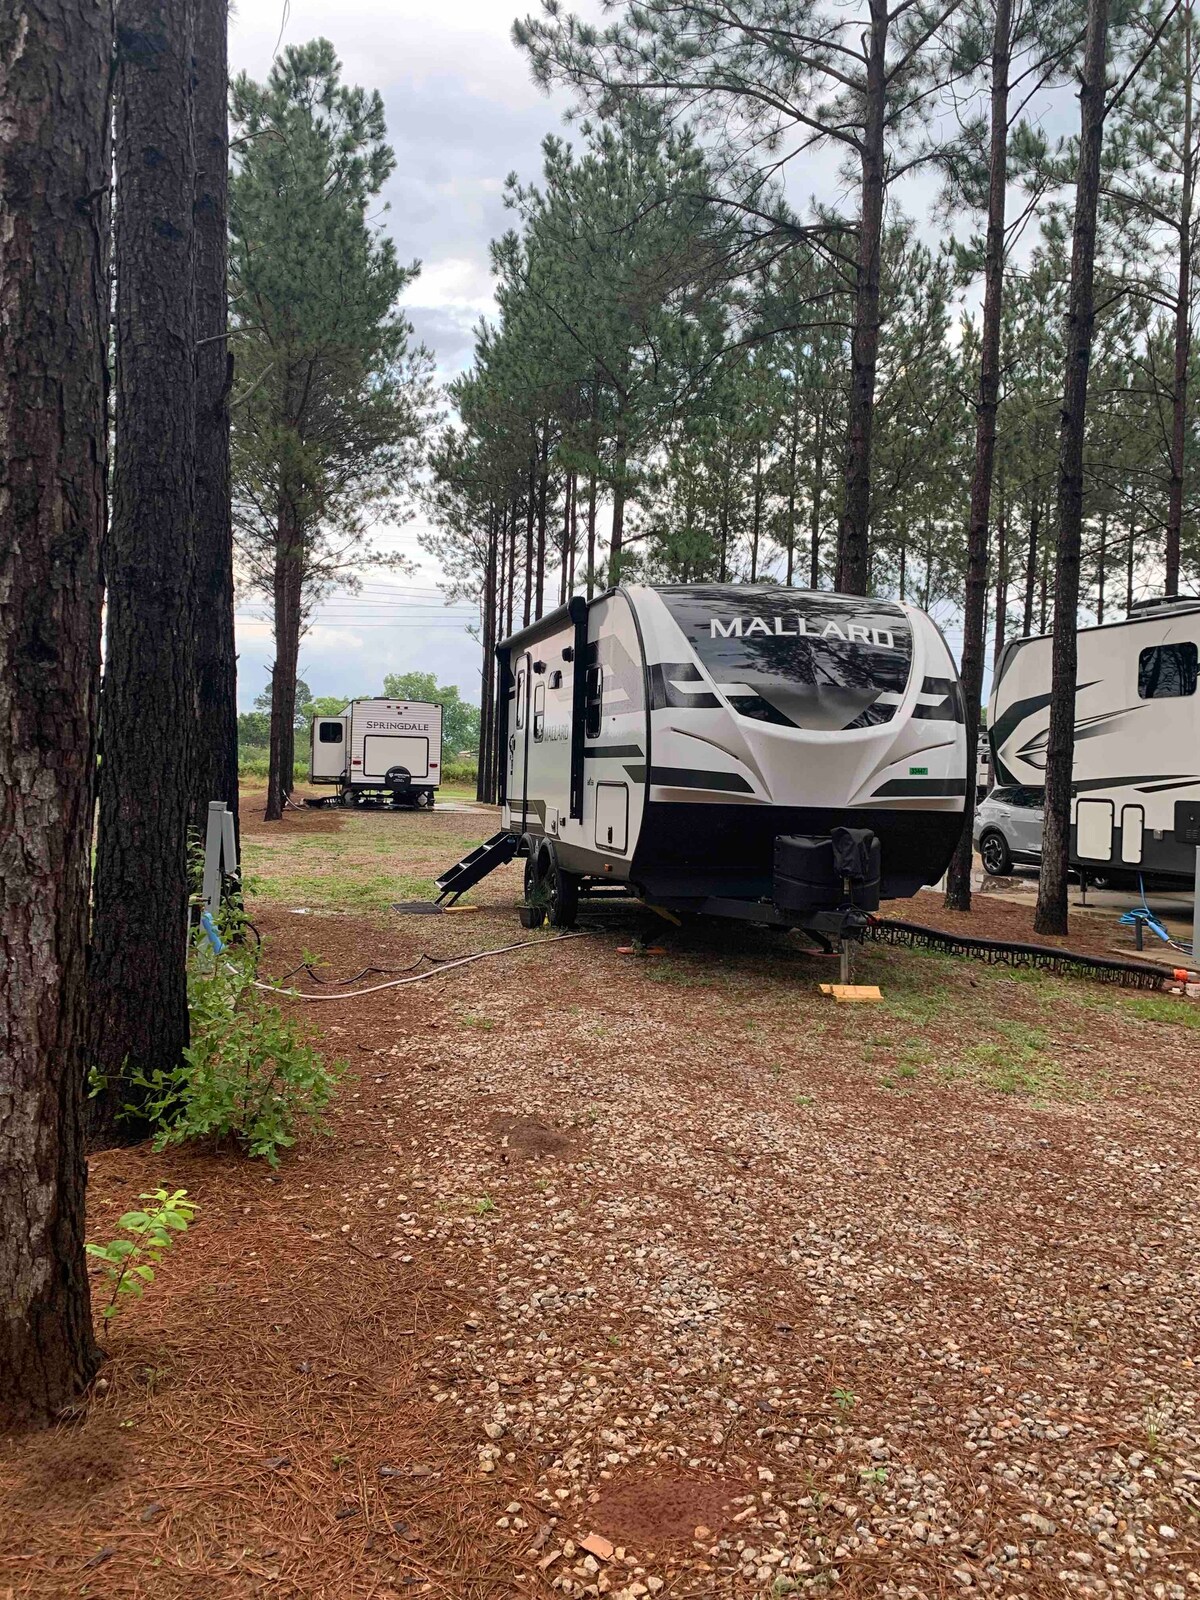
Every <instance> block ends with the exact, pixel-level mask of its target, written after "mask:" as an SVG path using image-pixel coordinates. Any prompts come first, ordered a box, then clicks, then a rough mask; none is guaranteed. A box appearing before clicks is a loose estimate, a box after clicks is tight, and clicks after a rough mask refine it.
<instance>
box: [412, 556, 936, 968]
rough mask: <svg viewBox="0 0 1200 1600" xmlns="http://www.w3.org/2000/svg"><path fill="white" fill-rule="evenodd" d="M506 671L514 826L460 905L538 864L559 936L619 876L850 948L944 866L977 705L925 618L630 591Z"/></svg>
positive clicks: (711, 590)
mask: <svg viewBox="0 0 1200 1600" xmlns="http://www.w3.org/2000/svg"><path fill="white" fill-rule="evenodd" d="M497 656H498V662H499V702H498V708H497V709H498V737H499V747H500V750H501V761H502V771H501V778H502V788H503V794H502V800H503V807H504V817H503V820H504V831H503V832H502V833H501V834H498V835H496V838H495V839H494V840H493V841H490V842H489V844H488V845H487V846H485V847H482V848H481V850H480V851H479V852H477V853H476V856H475V857H474V858H468V860H467V861H466V862H463V863H460V865H459V866H458V867H456V868H452V869H451V870H450V872H448V873H446V874H445V875H444V877H443V878H442V879H439V886H440V887H441V889H442V892H443V894H444V895H445V894H452V893H453V894H457V893H460V892H461V891H462V889H464V888H466V887H468V886H469V883H470V882H472V881H476V880H477V878H478V877H480V876H482V875H483V873H484V872H486V871H488V870H490V868H491V866H492V865H496V864H498V862H499V860H501V859H511V857H512V855H514V854H521V855H524V856H526V858H527V865H526V897H527V900H529V901H531V902H532V903H534V904H535V905H536V903H537V902H538V901H540V902H541V903H542V904H544V905H545V906H546V908H547V910H548V912H549V916H550V920H551V922H552V923H555V924H558V925H567V924H569V923H570V921H571V920H572V918H573V915H574V911H575V906H576V901H577V897H578V894H579V890H580V887H581V886H583V885H599V884H603V883H621V884H626V885H629V886H630V887H631V888H632V889H633V891H634V892H635V893H637V894H638V895H640V896H641V897H642V898H643V899H644V900H645V901H646V902H648V903H649V904H651V905H654V906H658V907H662V908H664V909H666V910H671V911H676V912H678V911H701V912H707V913H715V914H718V915H727V916H735V917H742V918H746V919H748V920H753V921H758V922H769V923H777V924H781V925H784V926H792V927H805V928H808V929H810V930H812V931H816V932H819V933H822V934H827V935H830V936H833V937H841V936H843V935H844V934H846V933H847V932H851V933H852V932H853V931H855V929H856V928H857V929H859V930H861V927H862V926H863V925H864V924H865V917H864V916H862V914H861V913H862V912H863V911H865V910H871V909H874V907H875V906H876V905H877V904H878V902H879V898H880V895H881V894H882V895H883V896H884V897H893V896H899V895H911V894H913V893H915V892H916V890H917V889H919V888H920V887H921V886H922V885H924V884H929V883H934V882H936V880H937V879H938V878H939V877H940V876H941V875H942V873H943V872H944V871H945V868H946V865H947V863H948V861H949V858H950V856H951V854H952V852H953V849H954V845H955V842H956V840H957V838H958V836H959V833H960V831H961V828H962V810H963V799H964V795H965V792H966V739H965V729H964V721H963V706H962V696H961V692H960V689H959V683H958V676H957V673H956V671H955V667H954V662H953V660H952V659H951V656H950V653H949V651H948V649H947V648H946V644H945V642H944V640H943V639H942V636H941V634H940V632H939V631H938V629H937V627H936V626H935V625H934V623H933V622H932V621H931V620H930V619H929V617H927V616H926V615H925V614H924V613H923V612H921V611H918V610H916V609H915V608H914V607H912V606H905V605H896V604H893V603H892V602H890V601H885V600H870V599H863V598H860V597H857V596H853V595H839V594H829V593H824V592H815V591H807V590H798V589H790V588H783V587H780V586H777V585H772V586H756V587H749V586H746V585H733V584H730V585H724V584H722V585H705V584H698V585H688V586H682V587H675V588H645V587H641V586H638V585H623V586H621V587H620V588H618V589H614V590H610V591H609V592H608V593H606V594H603V595H600V596H598V597H597V598H596V599H594V600H592V601H591V602H590V603H589V602H588V601H585V600H583V599H582V598H579V597H576V598H575V599H574V600H572V601H571V602H570V603H569V605H566V606H563V607H561V608H560V609H559V610H557V611H555V612H552V613H551V614H550V615H548V616H546V617H544V618H542V620H541V621H540V622H537V623H535V624H533V626H531V627H529V628H526V629H524V630H523V631H522V632H520V633H517V634H514V636H513V637H512V638H511V639H507V640H505V641H504V643H502V644H501V645H500V646H499V647H498V650H497ZM539 891H540V892H539ZM851 901H853V905H854V911H853V913H852V914H850V915H847V908H848V906H849V904H850V902H851Z"/></svg>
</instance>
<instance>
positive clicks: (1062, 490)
mask: <svg viewBox="0 0 1200 1600" xmlns="http://www.w3.org/2000/svg"><path fill="white" fill-rule="evenodd" d="M1107 51H1108V0H1088V12H1087V38H1086V41H1085V43H1084V51H1083V63H1082V67H1081V79H1082V83H1081V89H1080V97H1079V98H1080V137H1079V168H1078V176H1077V180H1076V188H1075V221H1074V235H1073V240H1072V251H1071V285H1070V305H1069V310H1068V316H1067V365H1066V377H1065V381H1064V385H1063V406H1062V431H1061V434H1060V440H1059V477H1058V507H1057V510H1058V538H1057V542H1056V545H1055V563H1054V646H1053V676H1052V684H1051V697H1050V735H1049V743H1048V745H1047V749H1046V804H1045V823H1044V832H1043V838H1042V870H1041V875H1040V878H1039V881H1038V902H1037V912H1036V914H1035V917H1034V927H1035V929H1036V930H1037V932H1038V933H1059V934H1062V933H1066V931H1067V863H1068V859H1069V856H1070V846H1071V774H1072V768H1073V766H1074V757H1075V671H1076V664H1077V660H1078V646H1077V641H1076V637H1075V631H1076V628H1077V626H1078V614H1079V569H1080V558H1081V548H1082V534H1083V492H1084V482H1083V446H1084V434H1085V430H1086V426H1087V392H1088V366H1089V362H1090V359H1091V352H1092V325H1093V321H1094V319H1095V301H1094V275H1095V249H1096V213H1097V207H1098V203H1099V191H1100V156H1101V150H1102V146H1103V142H1104V118H1105V113H1106V110H1107V107H1106V95H1107V83H1106V75H1105V72H1106V64H1107V59H1108V55H1107Z"/></svg>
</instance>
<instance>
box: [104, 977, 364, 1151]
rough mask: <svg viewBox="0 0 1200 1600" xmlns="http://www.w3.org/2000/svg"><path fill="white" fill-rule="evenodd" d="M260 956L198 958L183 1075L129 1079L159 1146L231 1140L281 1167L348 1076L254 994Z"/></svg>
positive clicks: (191, 980)
mask: <svg viewBox="0 0 1200 1600" xmlns="http://www.w3.org/2000/svg"><path fill="white" fill-rule="evenodd" d="M256 979H257V957H256V955H255V953H254V952H253V951H251V950H249V949H248V948H246V947H245V946H242V947H238V946H235V945H227V946H226V947H225V948H224V950H223V951H222V952H221V954H220V955H218V956H217V957H216V958H215V959H214V958H213V956H212V954H211V952H210V951H208V952H206V951H204V950H197V951H196V952H194V953H193V957H192V962H191V968H190V971H189V975H188V1007H189V1011H190V1015H191V1037H192V1042H191V1045H190V1046H189V1048H188V1049H187V1050H186V1051H185V1052H184V1055H185V1061H184V1063H183V1064H181V1065H180V1066H178V1067H174V1068H170V1069H167V1070H161V1071H155V1072H152V1073H139V1074H137V1075H136V1076H133V1077H132V1078H131V1080H130V1081H131V1082H132V1084H133V1086H134V1087H135V1088H137V1089H138V1090H139V1091H140V1094H139V1097H138V1098H139V1100H140V1101H141V1102H142V1103H141V1104H140V1106H139V1108H138V1110H139V1113H140V1114H141V1115H143V1116H145V1117H147V1118H148V1119H149V1121H150V1124H151V1126H152V1127H153V1129H154V1148H155V1149H156V1150H162V1149H163V1148H165V1146H167V1145H169V1144H181V1143H183V1142H184V1141H185V1140H188V1139H212V1140H214V1141H216V1142H217V1143H220V1142H221V1141H223V1140H227V1139H232V1140H234V1141H235V1142H236V1143H238V1144H239V1145H241V1146H242V1148H243V1149H244V1150H245V1151H246V1152H247V1154H248V1155H251V1156H263V1157H265V1159H266V1160H267V1161H269V1162H270V1164H271V1165H272V1166H273V1167H274V1166H277V1165H278V1164H279V1152H280V1150H281V1149H285V1148H286V1147H287V1146H289V1145H292V1144H294V1143H295V1142H296V1137H297V1133H298V1131H299V1130H300V1129H301V1128H302V1127H305V1126H307V1127H309V1128H313V1129H316V1130H321V1129H323V1127H324V1123H323V1119H322V1115H321V1114H322V1112H323V1111H324V1109H325V1107H326V1106H327V1105H328V1104H329V1101H330V1099H331V1098H332V1096H333V1091H334V1088H335V1087H336V1084H337V1080H338V1078H339V1077H340V1076H341V1073H342V1071H343V1070H344V1068H343V1066H342V1064H341V1063H338V1062H333V1063H327V1062H326V1061H325V1060H324V1058H323V1057H322V1055H321V1054H320V1052H319V1051H318V1050H317V1049H316V1048H315V1047H314V1045H313V1044H312V1043H311V1042H310V1039H311V1035H310V1034H309V1033H308V1030H306V1029H305V1028H304V1027H303V1026H302V1025H301V1024H298V1023H294V1022H289V1021H287V1020H286V1019H285V1018H284V1016H283V1013H282V1012H281V1010H280V1009H279V1007H278V1006H276V1005H272V1004H270V1003H269V1002H268V1001H266V999H265V998H264V996H263V993H262V991H261V990H258V989H256V988H255V983H256Z"/></svg>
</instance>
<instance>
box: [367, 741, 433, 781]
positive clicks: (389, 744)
mask: <svg viewBox="0 0 1200 1600" xmlns="http://www.w3.org/2000/svg"><path fill="white" fill-rule="evenodd" d="M392 767H407V768H408V772H409V776H410V777H412V778H427V777H428V776H429V740H428V739H427V738H426V736H425V735H424V734H423V733H422V734H405V733H368V734H367V735H366V737H365V738H364V739H363V764H362V777H363V780H364V781H365V782H367V783H382V782H383V779H384V775H385V774H386V773H387V772H388V771H390V769H391V768H392Z"/></svg>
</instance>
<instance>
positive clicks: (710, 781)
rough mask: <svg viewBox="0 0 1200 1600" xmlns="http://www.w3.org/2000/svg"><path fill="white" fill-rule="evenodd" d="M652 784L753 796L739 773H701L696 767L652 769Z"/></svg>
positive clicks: (751, 789) (749, 786)
mask: <svg viewBox="0 0 1200 1600" xmlns="http://www.w3.org/2000/svg"><path fill="white" fill-rule="evenodd" d="M650 782H651V783H661V784H663V785H665V786H666V787H667V788H670V789H721V790H724V791H725V792H726V793H728V794H753V793H754V790H753V788H752V787H751V785H750V784H748V783H747V782H746V780H745V778H743V777H742V775H741V774H740V773H738V772H701V771H699V770H698V769H697V768H695V767H651V768H650Z"/></svg>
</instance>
